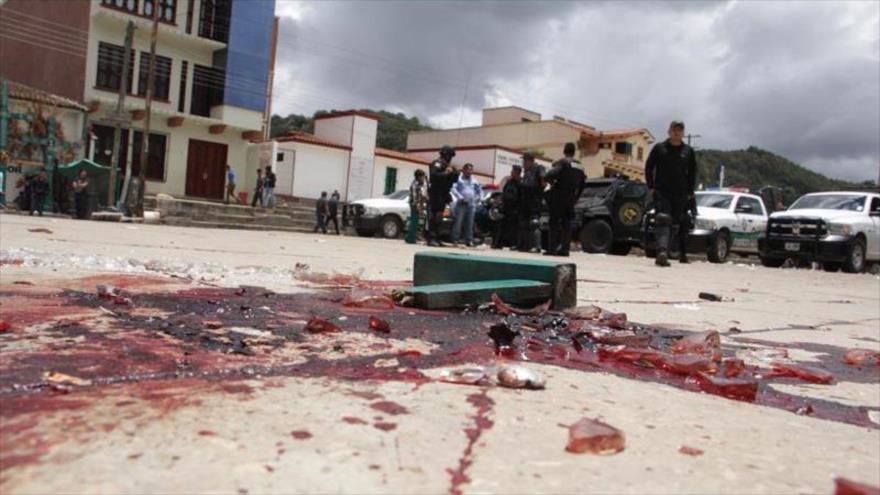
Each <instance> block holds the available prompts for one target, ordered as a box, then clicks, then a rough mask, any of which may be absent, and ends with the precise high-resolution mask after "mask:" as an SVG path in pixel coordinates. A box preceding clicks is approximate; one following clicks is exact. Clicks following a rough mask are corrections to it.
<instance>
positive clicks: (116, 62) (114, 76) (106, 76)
mask: <svg viewBox="0 0 880 495" xmlns="http://www.w3.org/2000/svg"><path fill="white" fill-rule="evenodd" d="M124 57H125V48H124V47H121V46H118V45H113V44H110V43H104V42H103V41H102V42H101V43H99V44H98V73H97V75H96V77H95V87H97V88H100V89H108V90H111V91H119V85H120V84H121V83H122V65H123V64H122V61H123V58H124ZM133 75H134V50H132V51H131V54H130V58H129V62H128V81H127V82H126V91H127V92H129V93H131V80H132V79H133V78H134V77H133Z"/></svg>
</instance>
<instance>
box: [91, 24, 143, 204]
mask: <svg viewBox="0 0 880 495" xmlns="http://www.w3.org/2000/svg"><path fill="white" fill-rule="evenodd" d="M134 29H135V28H134V22H133V21H128V26H126V28H125V55H124V56H123V59H122V77H120V81H119V99H117V100H116V115H115V116H114V119H118V120H116V132H114V133H113V163H111V164H110V184H109V185H108V187H107V206H113V204H114V203H115V202H116V174H117V170H122V165H123V164H122V153H120V152H119V145H120V141H121V139H122V131H123V129H125V130H127V129H128V127H127V126H126V127H123V121H122V114H123V112H125V93H126V92H127V91H128V66H129V64H130V62H131V61H130V59H131V45H132V41H133V38H134ZM92 156H94V145H93V146H92ZM129 173H130V172H128V171H127V172H126V175H128V174H129ZM125 184H126V185H127V184H128V180H126V181H125Z"/></svg>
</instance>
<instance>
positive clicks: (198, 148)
mask: <svg viewBox="0 0 880 495" xmlns="http://www.w3.org/2000/svg"><path fill="white" fill-rule="evenodd" d="M227 151H228V150H227V146H226V145H225V144H221V143H212V142H209V141H199V140H198V139H190V140H189V151H188V153H187V157H186V195H187V196H190V197H195V198H210V199H223V191H224V187H225V185H226V153H227Z"/></svg>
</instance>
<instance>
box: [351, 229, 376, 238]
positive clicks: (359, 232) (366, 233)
mask: <svg viewBox="0 0 880 495" xmlns="http://www.w3.org/2000/svg"><path fill="white" fill-rule="evenodd" d="M355 230H356V231H357V235H359V236H361V237H373V236H374V235H376V233H375V232H373V231H372V230H364V229H355Z"/></svg>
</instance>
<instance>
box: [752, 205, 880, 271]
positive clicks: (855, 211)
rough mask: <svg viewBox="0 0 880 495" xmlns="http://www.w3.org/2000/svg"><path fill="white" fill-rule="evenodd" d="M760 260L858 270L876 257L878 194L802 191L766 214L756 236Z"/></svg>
mask: <svg viewBox="0 0 880 495" xmlns="http://www.w3.org/2000/svg"><path fill="white" fill-rule="evenodd" d="M758 248H759V252H760V256H761V263H762V264H763V265H764V266H769V267H778V266H781V265H782V264H783V263H784V262H785V260H786V259H788V258H792V259H795V260H799V261H818V262H821V263H822V265H823V268H824V269H825V270H827V271H837V270H839V269H841V268H842V269H843V271H845V272H849V273H858V272H861V271H862V270H864V269H865V265H866V264H867V263H868V262H877V261H880V194H877V193H865V192H823V193H812V194H807V195H804V196H801V197H800V198H798V200H797V201H795V202H794V203H793V204H792V205H791V206H790V207H789V208H788V210H786V211H781V212H776V213H773V214H772V215H770V219H769V221H768V222H767V229H766V232H765V234H764V235H763V236H761V237H760V238H759V239H758Z"/></svg>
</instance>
